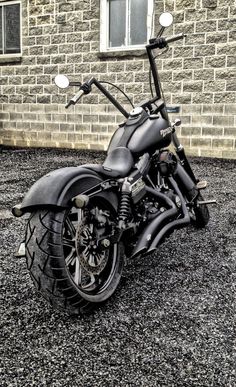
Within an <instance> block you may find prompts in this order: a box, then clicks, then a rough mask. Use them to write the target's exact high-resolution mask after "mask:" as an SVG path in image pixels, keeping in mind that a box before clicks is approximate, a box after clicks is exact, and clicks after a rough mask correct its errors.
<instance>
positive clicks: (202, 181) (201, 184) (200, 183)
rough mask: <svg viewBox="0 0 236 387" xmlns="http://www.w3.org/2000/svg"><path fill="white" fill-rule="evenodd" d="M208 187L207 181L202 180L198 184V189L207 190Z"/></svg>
mask: <svg viewBox="0 0 236 387" xmlns="http://www.w3.org/2000/svg"><path fill="white" fill-rule="evenodd" d="M206 186H207V181H206V180H201V181H199V182H198V183H197V184H196V187H197V189H205V188H206Z"/></svg>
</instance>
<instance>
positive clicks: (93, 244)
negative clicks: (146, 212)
mask: <svg viewBox="0 0 236 387" xmlns="http://www.w3.org/2000/svg"><path fill="white" fill-rule="evenodd" d="M113 227H114V223H113V221H112V211H111V210H110V209H109V203H108V202H106V203H104V199H103V200H101V199H99V198H96V199H93V202H91V204H90V207H89V208H88V209H86V210H80V209H79V210H77V209H75V208H73V209H70V210H69V211H68V210H67V211H61V212H55V211H48V210H42V211H37V212H35V213H34V214H32V216H31V217H30V219H29V221H28V225H27V231H26V258H27V266H28V269H29V271H30V274H31V277H32V279H33V281H34V283H35V285H36V287H37V289H38V290H39V291H40V293H42V295H43V296H44V297H45V298H46V299H47V300H48V301H49V302H50V304H52V305H53V306H55V307H59V308H62V309H64V310H66V311H67V312H69V313H71V314H78V313H83V312H85V311H87V310H88V309H91V307H93V306H95V305H96V304H98V303H101V302H104V301H105V300H107V299H108V298H109V297H111V295H112V294H113V293H114V291H115V290H116V288H117V286H118V284H119V282H120V278H121V274H122V269H123V254H122V249H121V247H122V246H121V245H120V244H118V243H112V240H111V234H112V228H113Z"/></svg>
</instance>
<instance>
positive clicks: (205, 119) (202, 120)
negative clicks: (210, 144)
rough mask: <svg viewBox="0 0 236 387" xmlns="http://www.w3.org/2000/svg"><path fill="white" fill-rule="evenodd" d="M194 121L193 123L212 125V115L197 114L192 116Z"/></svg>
mask: <svg viewBox="0 0 236 387" xmlns="http://www.w3.org/2000/svg"><path fill="white" fill-rule="evenodd" d="M192 123H193V125H201V126H203V125H208V126H209V125H212V116H203V115H201V116H197V115H194V116H193V117H192Z"/></svg>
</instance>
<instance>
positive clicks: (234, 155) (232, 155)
mask: <svg viewBox="0 0 236 387" xmlns="http://www.w3.org/2000/svg"><path fill="white" fill-rule="evenodd" d="M222 157H223V158H226V159H236V150H234V151H223V152H222Z"/></svg>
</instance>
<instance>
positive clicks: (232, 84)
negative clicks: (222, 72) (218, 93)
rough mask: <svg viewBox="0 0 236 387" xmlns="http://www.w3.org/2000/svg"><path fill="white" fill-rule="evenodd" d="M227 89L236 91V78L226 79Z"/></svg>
mask: <svg viewBox="0 0 236 387" xmlns="http://www.w3.org/2000/svg"><path fill="white" fill-rule="evenodd" d="M226 91H236V79H234V80H232V81H226Z"/></svg>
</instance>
